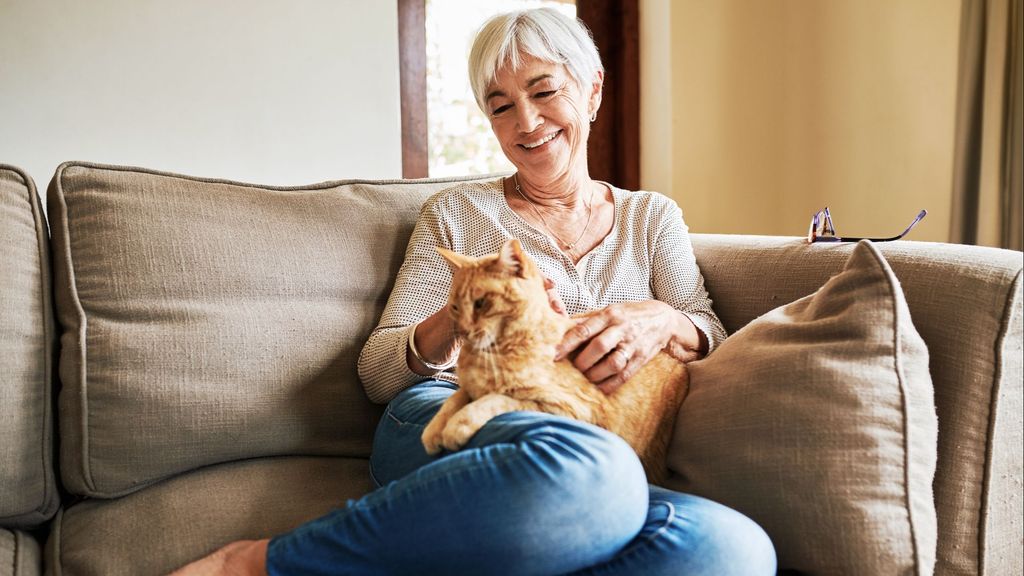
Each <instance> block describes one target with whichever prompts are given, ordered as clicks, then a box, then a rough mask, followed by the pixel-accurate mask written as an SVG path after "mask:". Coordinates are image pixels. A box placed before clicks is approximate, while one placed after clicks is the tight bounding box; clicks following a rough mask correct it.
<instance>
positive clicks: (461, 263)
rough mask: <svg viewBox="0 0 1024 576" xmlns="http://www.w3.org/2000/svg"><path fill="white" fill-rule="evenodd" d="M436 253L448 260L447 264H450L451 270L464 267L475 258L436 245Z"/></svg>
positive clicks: (473, 261) (470, 263) (472, 262)
mask: <svg viewBox="0 0 1024 576" xmlns="http://www.w3.org/2000/svg"><path fill="white" fill-rule="evenodd" d="M437 253H438V254H440V255H441V257H442V258H444V259H445V260H446V261H447V262H448V264H450V265H451V267H452V272H454V271H456V270H460V269H462V268H466V267H468V266H470V265H472V264H474V263H475V262H476V260H475V259H473V258H471V257H469V256H464V255H462V254H458V253H456V252H452V251H451V250H448V249H447V248H441V247H440V246H438V247H437Z"/></svg>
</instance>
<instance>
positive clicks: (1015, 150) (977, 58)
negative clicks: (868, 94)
mask: <svg viewBox="0 0 1024 576" xmlns="http://www.w3.org/2000/svg"><path fill="white" fill-rule="evenodd" d="M1022 1H1024V0H963V8H962V16H961V24H960V72H959V88H958V94H957V119H956V149H955V150H956V151H955V154H956V156H955V159H954V174H953V207H952V219H951V223H950V241H952V242H959V243H964V244H982V245H987V246H1001V247H1004V248H1011V249H1014V250H1021V249H1022V248H1024V235H1022V227H1021V220H1022V212H1024V180H1022V177H1021V172H1022V170H1021V169H1022V163H1024V146H1022V142H1021V132H1022V126H1024V90H1022V80H1024V75H1022V73H1021V66H1022V54H1021V52H1022V50H1024V43H1022V41H1021V28H1022V25H1021V19H1022V16H1024V11H1022V9H1021V4H1022Z"/></svg>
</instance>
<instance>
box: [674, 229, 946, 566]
mask: <svg viewBox="0 0 1024 576" xmlns="http://www.w3.org/2000/svg"><path fill="white" fill-rule="evenodd" d="M936 435H937V422H936V417H935V404H934V400H933V397H932V384H931V379H930V376H929V374H928V350H927V348H926V347H925V344H924V342H923V341H922V340H921V338H920V336H919V335H918V334H917V332H916V330H915V329H914V326H913V324H912V322H911V318H910V311H909V310H908V308H907V305H906V302H905V300H904V297H903V293H902V291H901V289H900V285H899V282H898V281H897V280H896V277H895V276H894V275H893V273H892V271H891V270H890V268H889V266H888V264H887V263H886V261H885V259H884V258H883V257H882V255H881V253H879V251H878V250H877V249H876V248H875V247H874V246H873V245H872V244H871V243H869V242H862V243H861V244H860V245H858V246H857V247H856V249H855V250H854V251H853V253H852V255H851V256H850V258H849V261H848V262H847V264H846V266H845V268H844V270H843V271H842V272H841V273H840V274H837V275H836V276H834V277H833V278H832V279H830V280H829V281H828V282H826V283H825V285H824V286H822V287H821V289H819V290H818V291H817V292H816V293H814V294H813V295H810V296H807V297H805V298H802V299H800V300H798V301H796V302H793V303H790V304H787V305H785V306H782V307H780V308H777V309H775V310H772V311H770V312H768V313H767V314H765V315H763V316H761V317H759V318H757V319H755V320H754V321H752V322H751V323H750V324H748V325H747V326H745V327H744V328H743V329H741V330H740V331H738V332H736V333H735V334H734V335H732V336H731V337H730V338H729V339H727V340H726V341H725V342H724V343H723V344H722V345H721V347H719V349H718V350H717V351H716V352H715V353H713V354H711V355H710V356H709V357H708V358H706V359H704V360H702V361H699V362H694V363H692V364H690V393H689V396H688V397H687V399H686V401H685V402H684V403H683V406H682V408H681V410H680V414H679V420H678V422H677V426H676V433H675V437H674V439H673V445H672V447H671V452H670V456H669V466H670V468H671V469H672V470H673V472H675V473H676V474H677V477H676V478H674V479H673V480H672V482H671V485H672V487H674V488H677V489H680V490H683V491H686V492H692V493H696V494H700V495H703V496H706V497H709V498H711V499H713V500H716V501H719V502H722V503H725V504H727V505H730V506H733V507H735V508H736V509H738V510H740V511H742V512H744V513H746V514H748V515H749V516H750V517H751V518H753V519H754V520H755V521H757V522H758V523H760V524H761V526H762V527H764V528H765V530H766V531H767V532H768V534H769V535H770V536H771V537H772V540H773V542H774V543H775V546H776V550H777V553H778V557H779V565H780V567H781V568H785V569H796V570H799V571H801V572H806V573H812V574H906V573H912V574H930V573H931V571H932V567H933V565H934V563H935V542H936V519H935V508H934V505H933V501H932V479H933V476H934V471H935V459H936Z"/></svg>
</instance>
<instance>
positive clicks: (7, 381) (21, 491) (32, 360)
mask: <svg viewBox="0 0 1024 576" xmlns="http://www.w3.org/2000/svg"><path fill="white" fill-rule="evenodd" d="M54 337H55V330H54V326H53V310H52V306H51V300H50V261H49V248H48V240H47V233H46V224H45V223H44V219H43V211H42V207H41V204H40V202H39V196H38V195H37V194H36V188H35V185H34V184H33V182H32V179H31V178H29V177H28V176H27V175H26V174H25V173H24V172H22V171H21V170H19V169H17V168H15V167H13V166H7V165H2V164H0V526H9V527H26V528H27V527H31V526H34V525H37V524H39V523H41V522H43V521H45V520H47V519H48V518H50V517H51V516H53V513H54V512H55V511H56V509H57V505H58V503H59V502H58V494H57V486H56V481H55V475H54V472H53V466H52V460H53V456H52V452H53V449H52V443H53V434H52V414H51V402H50V390H51V367H52V366H53V354H54V345H55V340H54ZM0 566H2V564H0Z"/></svg>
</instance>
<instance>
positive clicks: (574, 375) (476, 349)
mask: <svg viewBox="0 0 1024 576" xmlns="http://www.w3.org/2000/svg"><path fill="white" fill-rule="evenodd" d="M438 251H439V252H440V253H441V255H442V256H443V257H444V258H445V259H446V260H447V261H448V262H449V263H450V264H451V265H452V269H453V278H452V286H451V293H450V297H449V303H450V304H451V311H452V321H453V322H454V326H455V330H456V333H457V334H459V335H460V336H461V337H462V338H463V343H462V350H461V352H460V355H459V360H458V374H459V390H458V391H456V392H455V393H454V394H453V395H452V396H451V397H450V398H449V399H448V400H447V401H446V402H445V403H444V404H443V405H442V407H441V409H440V411H439V412H438V413H437V415H436V416H434V418H433V420H431V421H430V423H429V424H428V425H427V427H426V430H424V432H423V437H422V440H423V445H424V447H425V448H426V450H427V452H429V453H431V454H436V453H438V452H440V451H441V449H442V448H445V449H448V450H458V449H459V448H461V447H463V446H464V445H465V444H466V443H467V442H468V441H469V439H470V438H471V437H472V436H473V435H474V434H475V433H476V432H477V431H478V430H479V429H480V427H481V426H483V425H484V424H485V423H486V422H487V421H488V420H490V419H491V418H493V417H495V416H497V415H499V414H503V413H505V412H513V411H517V410H532V411H539V412H547V413H551V414H558V415H561V416H568V417H570V418H575V419H577V420H582V421H583V422H589V423H591V424H596V425H597V426H601V427H602V428H605V429H607V430H610V431H611V432H614V433H615V434H618V435H619V436H621V437H622V438H623V439H624V440H626V442H628V443H629V445H630V446H632V447H633V449H634V450H635V451H636V453H637V455H639V457H640V461H641V462H642V463H643V465H644V469H645V470H646V471H647V476H648V479H649V480H650V481H651V482H659V481H661V480H663V479H664V477H665V474H666V473H667V469H666V467H665V456H666V452H667V449H668V442H669V439H670V437H671V434H672V427H673V424H674V422H675V416H676V413H677V412H678V410H679V405H680V404H681V403H682V401H683V398H684V397H685V395H686V392H687V388H688V378H687V371H686V366H685V364H683V363H682V362H680V361H678V360H676V359H675V358H673V357H671V356H669V355H668V354H667V353H666V352H664V351H662V352H659V353H658V355H657V356H655V357H654V358H653V359H652V360H651V361H650V362H648V363H647V364H646V365H645V366H644V367H643V368H642V369H641V370H640V371H639V372H638V373H637V374H636V375H634V376H633V377H632V378H630V379H629V381H627V382H626V383H625V384H623V385H622V386H621V387H620V388H619V389H618V390H616V391H615V392H614V393H612V394H610V395H606V394H605V393H603V392H601V391H600V390H599V389H598V388H597V386H595V385H594V384H593V383H591V382H590V381H589V380H587V378H586V377H585V376H584V375H583V374H582V373H581V372H580V371H579V370H578V369H577V368H576V367H575V366H574V365H573V364H572V362H571V361H570V360H569V359H564V360H561V361H559V362H555V361H554V357H555V346H556V345H557V344H558V343H559V342H561V340H562V337H563V335H564V334H565V332H566V331H567V330H569V329H570V328H571V327H573V326H574V325H575V322H574V321H573V320H572V319H570V318H568V317H565V316H563V315H560V314H558V313H556V312H555V311H554V310H552V309H551V306H550V304H549V301H548V296H547V294H546V292H545V288H544V277H543V275H542V274H541V273H540V271H539V270H538V269H537V266H536V264H535V263H534V262H533V261H532V260H531V259H530V258H529V256H527V255H526V254H525V253H524V252H523V251H522V247H521V246H520V244H519V241H518V240H515V239H513V240H509V241H508V242H506V243H505V245H504V246H503V247H502V249H501V251H500V252H498V254H494V255H490V256H485V257H482V258H471V257H468V256H463V255H460V254H456V253H454V252H451V251H449V250H445V249H443V248H438Z"/></svg>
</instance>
